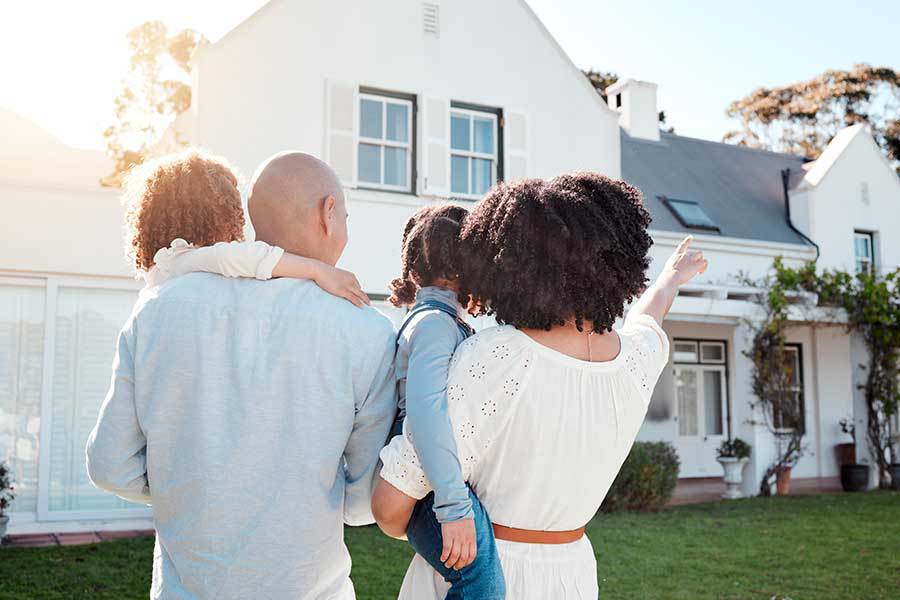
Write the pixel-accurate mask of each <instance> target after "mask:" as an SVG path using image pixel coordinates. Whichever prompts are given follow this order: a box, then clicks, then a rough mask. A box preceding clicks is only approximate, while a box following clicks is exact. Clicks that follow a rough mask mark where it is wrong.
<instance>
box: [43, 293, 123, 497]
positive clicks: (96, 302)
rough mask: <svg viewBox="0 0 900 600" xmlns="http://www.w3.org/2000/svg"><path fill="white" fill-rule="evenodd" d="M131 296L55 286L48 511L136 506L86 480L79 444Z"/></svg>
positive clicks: (90, 424)
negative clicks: (54, 336)
mask: <svg viewBox="0 0 900 600" xmlns="http://www.w3.org/2000/svg"><path fill="white" fill-rule="evenodd" d="M134 300H135V293H134V292H130V291H124V290H122V291H120V290H102V289H79V288H68V287H64V288H60V289H59V295H58V300H57V310H56V342H55V347H54V348H53V388H52V390H51V396H52V400H51V405H52V412H51V424H50V432H51V433H50V464H49V468H50V482H49V487H48V493H49V500H50V505H49V508H50V510H52V511H60V510H109V509H118V508H135V506H134V505H133V504H129V503H128V502H125V501H124V500H120V499H119V498H117V497H115V496H113V495H111V494H108V493H106V492H103V491H100V490H98V489H97V488H95V487H94V486H93V485H91V483H90V481H88V478H87V471H86V470H85V466H84V446H85V444H86V443H87V438H88V435H89V434H90V432H91V430H92V429H93V428H94V424H95V423H96V421H97V413H98V412H99V411H100V404H101V403H102V402H103V399H104V397H105V396H106V392H107V389H108V388H109V377H110V368H111V365H112V362H113V356H114V355H115V348H116V339H117V337H118V334H119V330H120V329H121V328H122V324H123V323H124V322H125V321H126V320H127V319H128V316H129V315H130V314H131V307H132V305H133V304H134Z"/></svg>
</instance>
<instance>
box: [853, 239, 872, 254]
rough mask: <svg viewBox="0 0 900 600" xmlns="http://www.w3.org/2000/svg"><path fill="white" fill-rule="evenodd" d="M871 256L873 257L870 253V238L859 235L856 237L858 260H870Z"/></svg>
mask: <svg viewBox="0 0 900 600" xmlns="http://www.w3.org/2000/svg"><path fill="white" fill-rule="evenodd" d="M870 255H871V252H870V244H869V236H865V235H857V236H856V256H857V257H858V258H869V256H870Z"/></svg>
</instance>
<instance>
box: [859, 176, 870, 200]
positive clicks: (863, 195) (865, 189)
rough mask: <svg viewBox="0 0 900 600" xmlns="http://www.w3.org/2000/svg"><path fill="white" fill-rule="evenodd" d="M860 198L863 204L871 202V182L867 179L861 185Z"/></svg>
mask: <svg viewBox="0 0 900 600" xmlns="http://www.w3.org/2000/svg"><path fill="white" fill-rule="evenodd" d="M859 198H860V200H862V203H863V204H868V203H869V184H868V183H867V182H865V181H863V182H862V183H861V184H860V186H859Z"/></svg>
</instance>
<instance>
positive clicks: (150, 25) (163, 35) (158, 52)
mask: <svg viewBox="0 0 900 600" xmlns="http://www.w3.org/2000/svg"><path fill="white" fill-rule="evenodd" d="M205 41H206V39H205V38H204V37H203V36H202V35H201V34H200V33H197V32H196V31H193V30H191V29H185V30H184V31H181V32H179V33H176V34H174V35H172V36H170V35H169V34H168V31H167V30H166V26H165V25H164V24H163V23H162V22H161V21H147V22H146V23H144V24H142V25H140V26H139V27H135V28H134V29H132V30H131V31H129V32H128V46H129V49H130V52H131V61H130V64H129V69H128V73H127V75H126V77H125V79H124V80H123V82H122V91H121V92H119V95H118V96H116V99H115V112H114V115H115V118H114V121H113V124H112V125H110V126H109V127H108V128H107V129H106V131H104V132H103V137H104V138H106V148H107V154H108V155H109V156H110V157H111V158H112V159H113V160H114V161H115V171H114V172H113V173H112V174H111V175H109V176H108V177H105V178H104V179H103V180H102V181H101V183H102V184H103V185H111V186H116V185H119V183H120V182H121V178H122V176H123V175H124V174H125V173H126V172H127V171H128V169H130V168H131V167H133V166H135V165H138V164H140V163H141V162H143V161H144V160H145V159H146V158H147V155H148V153H149V151H150V149H151V147H152V146H153V144H154V143H156V142H157V141H159V139H160V138H161V137H162V135H163V133H164V132H165V131H166V129H167V128H168V127H169V126H170V125H171V124H172V122H173V121H174V120H175V118H176V117H177V116H178V115H179V114H181V113H183V112H184V111H186V110H187V109H188V108H189V107H190V105H191V86H190V73H191V60H192V58H193V55H194V51H195V50H196V49H197V48H198V47H199V46H200V45H201V44H203V43H205Z"/></svg>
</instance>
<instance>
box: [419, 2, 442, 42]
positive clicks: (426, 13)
mask: <svg viewBox="0 0 900 600" xmlns="http://www.w3.org/2000/svg"><path fill="white" fill-rule="evenodd" d="M422 27H423V29H424V31H425V33H426V35H433V36H434V37H440V34H441V7H440V6H439V5H438V4H435V3H434V2H423V3H422Z"/></svg>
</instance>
